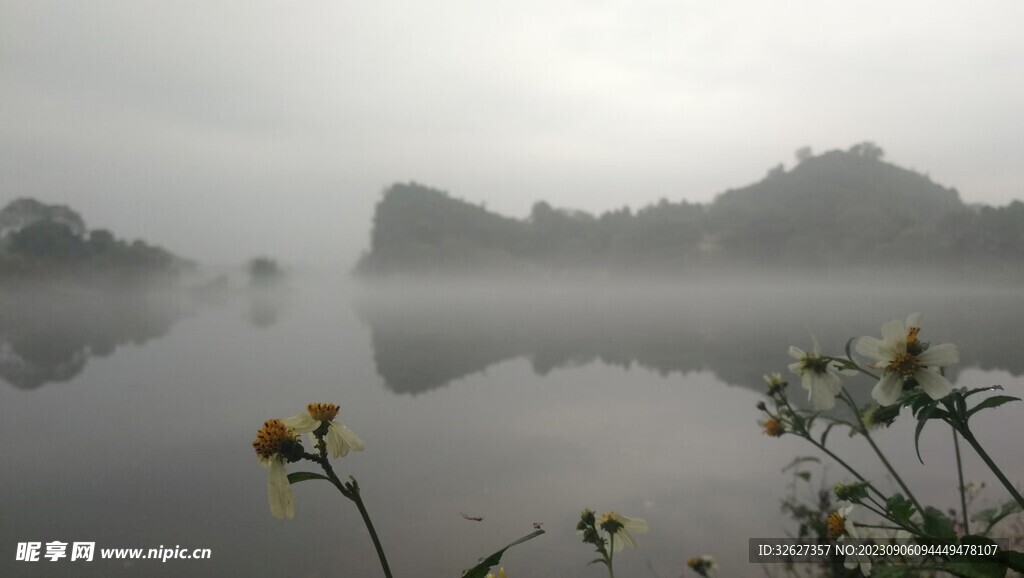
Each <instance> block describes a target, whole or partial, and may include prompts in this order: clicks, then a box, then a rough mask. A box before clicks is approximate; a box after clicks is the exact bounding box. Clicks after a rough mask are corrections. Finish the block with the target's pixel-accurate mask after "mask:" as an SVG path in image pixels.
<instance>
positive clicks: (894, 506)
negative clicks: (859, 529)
mask: <svg viewBox="0 0 1024 578" xmlns="http://www.w3.org/2000/svg"><path fill="white" fill-rule="evenodd" d="M885 509H886V510H888V511H889V513H890V514H892V517H893V519H895V520H896V521H897V522H899V523H900V525H903V526H909V525H911V524H910V517H911V516H913V515H914V504H913V503H912V502H910V501H909V500H907V499H906V498H904V497H903V494H893V495H892V496H890V497H889V499H888V500H886V501H885Z"/></svg>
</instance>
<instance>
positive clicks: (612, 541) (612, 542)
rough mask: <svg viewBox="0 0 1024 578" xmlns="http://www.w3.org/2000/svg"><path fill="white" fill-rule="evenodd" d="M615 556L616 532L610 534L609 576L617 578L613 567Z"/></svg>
mask: <svg viewBox="0 0 1024 578" xmlns="http://www.w3.org/2000/svg"><path fill="white" fill-rule="evenodd" d="M614 557H615V534H609V535H608V563H607V564H606V566H608V578H615V570H613V569H612V558H614Z"/></svg>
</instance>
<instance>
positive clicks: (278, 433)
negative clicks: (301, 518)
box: [252, 419, 297, 518]
mask: <svg viewBox="0 0 1024 578" xmlns="http://www.w3.org/2000/svg"><path fill="white" fill-rule="evenodd" d="M296 441H297V438H296V434H295V432H294V431H293V430H292V429H291V428H289V427H288V426H286V425H285V424H284V423H283V422H282V421H281V420H279V419H272V420H269V421H267V422H265V423H264V424H263V427H262V428H260V431H259V432H257V433H256V441H254V442H252V446H253V449H255V450H256V455H257V457H258V458H259V460H260V464H262V465H263V467H265V468H270V475H269V476H268V477H267V498H268V500H269V502H270V513H271V514H273V515H274V517H276V518H294V517H295V500H294V498H293V496H292V485H291V482H289V481H288V470H286V469H285V467H284V456H283V455H282V452H284V451H286V450H287V449H288V448H289V447H290V446H291V445H292V444H294V443H295V442H296Z"/></svg>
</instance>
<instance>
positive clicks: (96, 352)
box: [0, 290, 190, 389]
mask: <svg viewBox="0 0 1024 578" xmlns="http://www.w3.org/2000/svg"><path fill="white" fill-rule="evenodd" d="M189 309H190V308H189V307H188V306H187V305H186V304H185V303H184V302H183V301H182V300H181V299H177V298H172V297H169V296H167V295H155V294H152V293H144V292H117V293H109V292H97V291H70V290H62V291H34V292H18V293H13V294H11V293H5V294H4V295H3V299H2V300H0V378H2V379H3V380H4V381H6V382H7V383H9V384H11V385H12V386H14V387H16V388H18V389H35V388H38V387H41V386H43V385H45V384H47V383H55V382H67V381H70V380H71V379H72V378H74V377H75V376H76V375H78V374H79V373H80V372H81V371H82V370H83V369H84V368H85V366H86V364H87V363H88V361H89V359H90V358H91V357H107V356H109V355H111V354H112V353H113V352H114V351H115V350H116V349H117V348H118V347H121V346H123V345H125V344H128V343H132V344H142V343H145V342H147V341H149V340H151V339H156V338H158V337H162V336H163V335H166V334H167V332H168V331H170V329H171V326H172V325H174V323H175V322H176V321H177V320H178V319H180V318H181V317H183V316H184V315H187V314H188V312H189Z"/></svg>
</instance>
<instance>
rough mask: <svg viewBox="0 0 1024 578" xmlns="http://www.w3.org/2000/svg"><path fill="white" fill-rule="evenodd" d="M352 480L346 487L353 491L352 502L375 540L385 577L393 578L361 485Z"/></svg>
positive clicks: (374, 545) (351, 478)
mask: <svg viewBox="0 0 1024 578" xmlns="http://www.w3.org/2000/svg"><path fill="white" fill-rule="evenodd" d="M349 479H350V480H352V481H351V482H349V483H348V484H345V485H346V486H348V487H350V488H351V489H352V495H353V498H352V501H353V502H355V503H356V507H357V508H359V515H361V516H362V517H363V523H364V524H366V530H367V531H369V532H370V539H371V540H373V547H374V548H376V549H377V557H378V558H380V567H381V568H382V569H383V570H384V575H385V576H387V578H391V567H390V566H388V558H387V556H385V555H384V547H383V546H381V544H380V538H378V537H377V531H376V530H374V529H373V522H372V521H370V514H369V513H368V512H367V511H366V506H365V505H364V504H363V498H362V496H360V494H359V483H358V482H356V479H355V478H353V477H352V476H349Z"/></svg>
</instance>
